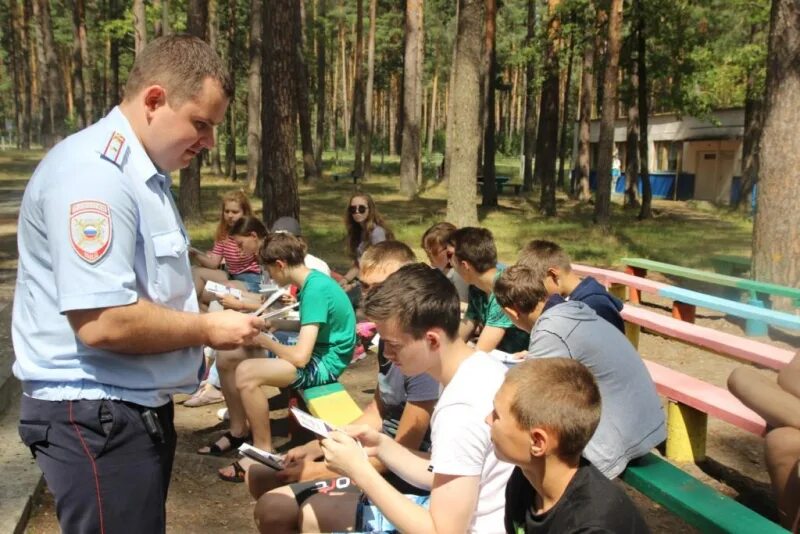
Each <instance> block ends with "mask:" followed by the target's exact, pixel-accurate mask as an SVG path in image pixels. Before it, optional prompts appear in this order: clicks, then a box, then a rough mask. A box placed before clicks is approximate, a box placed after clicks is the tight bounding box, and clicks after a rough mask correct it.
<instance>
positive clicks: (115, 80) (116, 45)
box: [105, 0, 122, 112]
mask: <svg viewBox="0 0 800 534" xmlns="http://www.w3.org/2000/svg"><path fill="white" fill-rule="evenodd" d="M108 9H109V13H108V21H109V22H110V21H112V20H114V19H116V18H119V16H120V12H119V11H120V0H109V4H108ZM119 53H120V42H119V39H118V38H117V37H114V36H111V37H110V38H109V42H108V69H109V71H110V72H109V75H110V76H111V83H110V84H109V88H108V91H106V101H105V112H108V111H109V110H110V109H111V108H112V107H114V106H116V105H117V104H118V103H119V101H120V97H121V96H122V84H121V83H120V76H119V67H120V65H119Z"/></svg>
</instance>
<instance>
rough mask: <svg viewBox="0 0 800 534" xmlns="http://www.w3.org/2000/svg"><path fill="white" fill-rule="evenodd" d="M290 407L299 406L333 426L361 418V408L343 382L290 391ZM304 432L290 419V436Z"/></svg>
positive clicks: (343, 424)
mask: <svg viewBox="0 0 800 534" xmlns="http://www.w3.org/2000/svg"><path fill="white" fill-rule="evenodd" d="M288 393H289V406H297V407H298V408H300V409H301V410H305V411H307V412H309V413H310V414H311V415H313V416H315V417H319V418H320V419H322V420H324V421H326V422H327V423H330V424H331V425H333V426H336V427H339V426H345V425H347V424H349V423H352V422H353V421H355V420H356V419H358V417H360V416H361V414H362V411H361V408H359V407H358V404H356V401H354V400H353V397H351V396H350V394H349V393H348V392H347V389H345V387H344V386H343V385H342V384H341V382H338V381H337V382H333V383H331V384H326V385H324V386H317V387H313V388H307V389H299V390H294V389H290V390H289V391H288ZM298 433H300V434H302V433H303V430H302V429H300V428H299V425H297V424H295V421H294V418H291V417H290V418H289V434H290V436H292V437H294V436H295V435H296V434H298Z"/></svg>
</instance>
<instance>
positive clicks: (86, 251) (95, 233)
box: [69, 200, 111, 263]
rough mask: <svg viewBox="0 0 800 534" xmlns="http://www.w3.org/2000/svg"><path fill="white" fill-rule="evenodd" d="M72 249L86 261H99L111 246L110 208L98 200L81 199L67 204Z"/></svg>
mask: <svg viewBox="0 0 800 534" xmlns="http://www.w3.org/2000/svg"><path fill="white" fill-rule="evenodd" d="M69 237H70V241H71V243H72V249H73V250H74V251H75V252H76V253H77V254H78V256H80V257H81V259H83V260H85V261H86V262H88V263H97V262H98V261H100V258H102V257H103V256H104V255H105V253H106V252H108V249H109V247H110V246H111V210H110V209H109V207H108V204H106V203H105V202H100V201H98V200H82V201H80V202H73V203H72V204H70V206H69Z"/></svg>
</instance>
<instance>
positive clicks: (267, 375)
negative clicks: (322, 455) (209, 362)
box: [231, 358, 297, 451]
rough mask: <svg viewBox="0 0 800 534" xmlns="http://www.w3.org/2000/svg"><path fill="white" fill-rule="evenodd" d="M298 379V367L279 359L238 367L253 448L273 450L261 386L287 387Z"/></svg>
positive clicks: (251, 362)
mask: <svg viewBox="0 0 800 534" xmlns="http://www.w3.org/2000/svg"><path fill="white" fill-rule="evenodd" d="M296 378H297V368H296V367H295V366H294V365H292V364H291V363H289V362H287V361H286V360H281V359H280V358H266V359H265V358H258V359H251V360H247V361H244V362H242V363H240V364H239V366H238V367H237V369H236V387H237V389H238V392H239V395H240V397H241V401H242V404H243V406H244V411H245V413H246V415H247V420H248V422H249V423H250V430H251V431H252V432H253V445H255V446H256V447H258V448H260V449H264V450H267V451H271V450H272V433H271V432H270V425H269V403H268V402H267V397H266V396H265V395H264V392H263V391H261V386H275V387H286V386H288V385H289V384H291V383H292V382H294V381H295V379H296ZM265 414H266V416H265ZM232 415H233V414H231V416H232Z"/></svg>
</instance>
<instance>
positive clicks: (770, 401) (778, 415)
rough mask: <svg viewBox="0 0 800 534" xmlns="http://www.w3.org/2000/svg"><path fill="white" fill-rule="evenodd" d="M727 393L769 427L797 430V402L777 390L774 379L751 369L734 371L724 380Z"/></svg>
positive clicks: (799, 414)
mask: <svg viewBox="0 0 800 534" xmlns="http://www.w3.org/2000/svg"><path fill="white" fill-rule="evenodd" d="M728 389H729V390H730V392H731V393H733V394H734V395H736V396H737V397H738V398H739V400H741V401H742V403H743V404H744V405H745V406H747V407H748V408H750V409H751V410H753V411H754V412H756V413H757V414H759V415H760V416H761V417H763V418H764V419H766V421H767V424H768V425H769V426H770V427H773V428H778V427H784V426H788V427H793V428H800V399H799V398H797V397H795V396H794V395H792V394H791V393H789V392H787V391H785V390H784V389H783V388H781V387H780V386H779V385H778V383H777V382H776V380H775V379H774V378H771V377H768V376H764V375H763V374H762V373H760V372H758V371H756V370H755V369H753V368H752V367H747V366H745V367H737V368H736V369H734V370H733V372H732V373H731V375H730V376H729V377H728Z"/></svg>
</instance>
